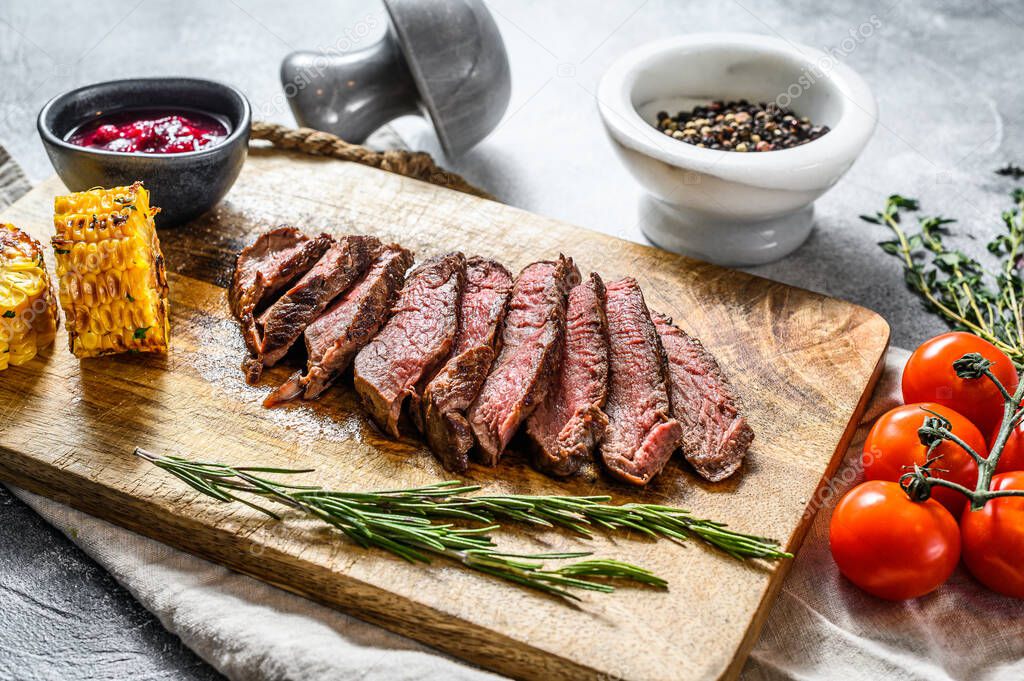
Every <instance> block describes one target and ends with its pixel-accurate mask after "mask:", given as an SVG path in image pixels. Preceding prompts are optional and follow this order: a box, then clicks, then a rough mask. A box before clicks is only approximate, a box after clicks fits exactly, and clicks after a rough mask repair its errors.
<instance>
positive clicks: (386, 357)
mask: <svg viewBox="0 0 1024 681" xmlns="http://www.w3.org/2000/svg"><path fill="white" fill-rule="evenodd" d="M465 280H466V257H465V256H464V255H462V253H449V254H447V255H443V256H440V257H436V258H431V259H430V260H428V261H427V262H425V263H423V264H422V265H420V266H419V267H417V268H416V269H415V270H413V272H412V273H411V274H410V275H409V277H408V278H407V279H406V282H405V286H404V287H403V288H402V292H401V294H399V297H398V302H397V303H396V304H395V309H394V313H393V314H392V316H391V319H389V320H388V322H387V324H386V325H385V326H384V328H383V329H382V330H381V332H380V333H379V334H377V336H376V337H375V338H374V339H373V340H371V341H370V342H369V343H368V344H367V345H366V346H365V347H364V348H363V349H362V350H360V351H359V354H357V355H356V359H355V362H354V365H353V366H354V368H355V385H356V392H358V393H359V396H360V397H361V398H362V400H363V404H364V405H365V406H366V408H367V410H368V411H369V412H370V416H372V417H373V419H374V421H376V422H377V425H379V426H380V428H381V430H383V431H384V432H386V433H390V434H391V435H392V436H393V437H396V438H397V437H400V435H399V432H398V418H399V417H400V416H401V414H402V405H403V404H404V403H405V400H406V398H407V397H409V396H410V395H414V394H415V393H416V386H417V384H419V383H420V382H421V381H422V380H424V379H425V378H426V377H428V376H430V375H431V373H432V372H433V371H434V370H435V369H436V368H437V366H438V365H439V364H440V363H441V362H443V361H444V359H445V358H446V357H448V355H449V354H450V353H451V351H452V345H453V344H454V343H455V334H456V333H457V331H458V328H459V315H458V307H459V299H460V297H461V296H462V289H463V285H464V284H465Z"/></svg>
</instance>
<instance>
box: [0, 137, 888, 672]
mask: <svg viewBox="0 0 1024 681" xmlns="http://www.w3.org/2000/svg"><path fill="white" fill-rule="evenodd" d="M150 190H151V192H152V197H153V201H154V203H155V204H156V205H160V188H159V187H155V186H154V187H150ZM63 192H64V187H63V186H62V185H61V183H60V181H59V180H57V179H56V178H53V179H50V180H48V181H46V182H44V183H43V184H41V185H40V186H38V187H37V188H36V189H35V190H33V191H32V192H31V193H30V194H28V195H27V196H26V197H25V198H23V199H22V200H21V201H19V202H18V203H17V204H15V205H14V206H12V207H11V208H9V209H8V210H6V211H4V212H3V214H2V216H0V220H2V221H4V222H11V223H14V224H16V225H18V226H20V227H22V228H23V229H26V230H27V231H29V232H30V233H32V234H33V235H34V236H35V237H37V238H38V239H40V240H41V241H43V242H44V243H46V244H48V242H49V237H50V235H51V234H52V209H53V197H54V195H55V194H59V193H63ZM281 223H288V224H293V225H297V226H300V227H302V228H304V229H306V230H309V231H313V230H327V231H331V232H335V233H338V234H341V233H346V232H364V233H369V234H374V235H376V236H378V237H380V238H381V239H383V240H394V241H400V242H401V243H403V244H404V245H406V246H407V247H409V248H412V249H415V251H416V253H417V257H418V259H419V258H424V257H427V256H430V255H433V254H437V253H440V252H442V251H447V250H452V249H461V250H463V251H464V252H465V253H467V254H475V253H478V254H482V255H486V256H491V257H494V258H497V259H499V260H502V261H503V262H505V263H506V264H507V265H508V266H509V269H511V270H513V271H518V269H519V268H521V267H522V266H524V265H526V264H527V263H529V262H531V261H534V260H538V259H546V258H551V257H552V256H555V255H556V254H557V253H558V252H559V251H562V252H565V253H566V254H569V255H572V256H573V257H574V258H575V259H576V260H577V262H578V263H579V266H580V269H581V270H582V271H584V272H587V271H589V270H596V271H599V272H600V273H601V274H602V275H603V276H604V277H605V278H606V279H609V280H610V279H612V278H615V277H620V276H626V275H630V276H634V277H636V278H637V279H638V280H639V281H640V283H641V285H642V286H643V290H644V292H645V294H646V296H647V300H648V303H649V305H650V306H651V307H652V308H654V309H657V310H661V311H663V312H665V313H667V314H670V315H672V316H673V317H675V318H676V319H677V320H678V321H679V322H680V323H681V325H682V326H683V327H684V328H685V329H686V330H688V331H690V332H691V333H694V334H696V335H697V336H699V337H700V338H702V339H703V340H704V342H705V344H706V345H707V347H708V348H709V349H710V350H711V351H712V352H714V354H715V355H717V357H718V358H719V360H720V361H721V363H722V365H723V367H724V369H725V371H726V373H727V374H728V375H729V376H730V377H731V378H732V380H733V382H734V383H735V384H736V387H737V389H738V391H739V393H740V395H741V396H742V398H743V401H744V403H745V405H746V411H747V414H748V415H749V418H750V421H751V423H752V425H753V427H754V430H755V431H756V434H757V437H756V440H755V442H754V446H753V449H752V450H751V453H750V456H749V459H748V461H747V463H746V464H745V466H744V467H743V469H742V471H741V473H740V474H738V475H736V476H735V477H734V479H731V480H728V481H726V482H723V483H719V484H707V483H704V482H701V481H700V480H698V479H696V478H695V477H694V476H693V475H692V474H691V473H690V472H689V471H688V470H687V468H686V467H685V465H684V464H682V463H681V462H680V461H679V460H678V457H677V458H676V459H674V460H673V461H672V462H670V464H669V465H668V467H667V468H666V470H665V471H664V472H663V473H662V474H661V475H660V476H659V477H658V478H657V479H656V480H655V482H654V483H652V484H651V485H650V486H649V487H648V488H647V489H643V490H635V489H629V488H626V487H624V486H622V485H618V484H615V483H613V482H612V481H610V480H609V479H608V478H607V477H605V476H602V475H600V474H596V475H595V474H589V475H583V476H580V477H577V478H575V479H572V480H569V481H565V482H559V481H556V480H553V479H551V478H547V477H545V476H543V475H541V474H539V473H537V472H535V471H533V470H532V469H531V468H530V467H529V466H528V465H527V464H526V461H525V457H523V456H521V455H520V454H518V453H516V452H512V453H511V454H509V455H506V457H505V459H504V461H503V463H502V465H501V466H500V467H499V468H497V469H494V470H491V469H483V468H480V467H474V468H473V469H472V470H471V471H470V473H469V474H468V475H467V476H466V479H467V480H469V481H471V482H473V483H479V484H482V485H484V486H485V487H486V488H487V490H488V491H490V492H495V493H529V494H551V493H555V494H604V493H608V494H612V495H613V496H614V498H615V500H616V501H621V502H626V501H634V500H635V501H647V502H660V503H665V504H674V505H678V506H682V507H686V508H688V509H691V510H692V511H694V512H696V513H698V514H700V515H702V516H706V517H710V518H714V519H717V520H721V521H724V522H727V523H729V525H730V526H732V527H734V528H736V529H739V530H744V531H749V532H755V533H759V534H762V535H767V536H772V537H776V538H779V539H780V540H782V542H783V543H784V544H785V546H787V547H788V548H789V549H790V550H796V549H797V548H798V547H799V545H800V542H801V540H802V539H803V536H804V534H805V531H806V529H807V527H808V525H809V524H810V520H811V517H812V515H813V512H814V510H815V509H816V503H815V500H816V499H817V495H818V492H819V490H820V489H821V488H822V486H823V483H824V481H825V480H826V479H827V478H828V477H829V476H830V475H831V474H832V473H833V471H834V468H835V467H836V465H838V462H839V460H840V456H839V454H838V453H839V452H841V451H844V450H845V447H846V445H847V443H848V441H849V438H850V437H851V436H852V433H853V430H854V427H855V424H856V420H857V418H859V416H860V414H861V411H862V410H863V408H864V406H865V403H866V401H867V398H868V396H869V394H870V391H871V389H872V388H873V386H874V384H875V382H876V380H877V378H878V375H879V372H880V368H881V359H882V357H883V355H884V352H885V349H886V346H887V343H888V337H889V329H888V326H887V325H886V323H885V321H884V320H882V318H881V317H879V316H878V315H877V314H875V313H873V312H871V311H869V310H866V309H864V308H861V307H858V306H856V305H852V304H850V303H846V302H843V301H839V300H834V299H831V298H827V297H824V296H821V295H817V294H814V293H810V292H807V291H804V290H800V289H796V288H792V287H789V286H785V285H783V284H778V283H773V282H770V281H766V280H763V279H759V278H756V277H752V276H748V275H745V274H742V273H739V272H734V271H730V270H726V269H721V268H718V267H714V266H712V265H707V264H704V263H700V262H696V261H693V260H689V259H686V258H682V257H678V256H675V255H672V254H669V253H666V252H664V251H660V250H657V249H654V248H650V247H646V246H641V245H637V244H634V243H629V242H626V241H621V240H619V239H615V238H611V237H608V236H604V235H602V234H598V233H596V232H591V231H587V230H584V229H580V228H578V227H572V226H570V225H567V224H564V223H561V222H558V221H556V220H551V219H548V218H543V217H540V216H537V215H533V214H530V213H527V212H524V211H521V210H517V209H515V208H510V207H508V206H504V205H501V204H499V203H495V202H489V201H484V200H480V199H476V198H473V197H470V196H467V195H464V194H459V193H456V192H453V191H451V190H447V189H443V188H438V187H435V186H431V185H428V184H424V183H421V182H418V181H414V180H410V179H407V178H403V177H399V176H397V175H392V174H389V173H385V172H382V171H378V170H373V169H370V168H366V167H363V166H359V165H355V164H350V163H342V162H338V161H332V160H323V159H314V158H310V157H302V156H293V155H287V154H282V153H280V152H274V151H266V150H254V151H253V153H252V154H251V155H250V158H249V160H248V162H247V164H246V167H245V170H244V171H243V173H242V176H241V177H240V179H239V180H238V183H237V184H236V186H235V188H234V189H233V190H232V192H231V194H230V195H229V196H228V198H227V200H226V201H225V202H223V203H222V204H221V205H220V206H219V207H218V208H217V209H216V210H214V211H212V212H211V213H210V214H208V215H206V216H204V217H203V218H201V219H199V220H197V221H196V222H194V223H193V224H191V225H188V226H186V227H183V228H181V229H178V230H165V231H162V233H161V238H162V241H163V248H164V253H165V255H166V257H167V264H168V271H169V273H170V274H169V279H170V286H171V309H172V315H173V318H172V337H173V340H172V351H171V353H170V355H169V356H168V357H166V358H163V357H152V356H141V355H123V356H118V357H109V358H99V359H91V360H86V361H83V362H79V361H78V360H76V359H74V358H73V357H72V356H71V355H70V354H69V353H68V352H67V349H66V336H65V334H64V332H63V330H62V331H61V332H60V333H59V334H58V338H57V345H56V347H55V348H54V349H53V350H51V351H49V352H48V353H46V356H44V357H40V358H37V359H35V360H33V361H32V362H30V363H29V364H28V365H26V366H23V367H15V368H12V369H10V370H8V371H6V372H3V373H0V415H2V421H0V478H3V479H4V480H6V481H9V482H11V483H14V484H16V485H20V486H22V487H24V488H26V489H29V490H31V491H34V492H37V493H40V494H43V495H46V496H48V497H51V498H53V499H56V500H58V501H61V502H64V503H67V504H70V505H72V506H74V507H76V508H79V509H81V510H84V511H86V512H88V513H91V514H93V515H96V516H98V517H101V518H104V519H106V520H109V521H112V522H114V523H117V524H119V525H123V526H125V527H127V528H130V529H132V530H135V531H136V532H139V533H141V534H144V535H147V536H150V537H153V538H155V539H158V540H160V541H162V542H165V543H167V544H169V545H171V546H174V547H177V548H179V549H183V550H185V551H189V552H192V553H195V554H197V555H199V556H203V557H205V558H208V559H210V560H213V561H216V562H219V563H222V564H224V565H227V566H229V567H231V568H233V569H235V570H238V571H240V572H244V573H246V574H249V575H252V576H254V577H257V578H259V579H262V580H264V581H266V582H269V583H271V584H274V585H277V586H279V587H281V588H284V589H287V590H289V591H293V592H296V593H299V594H302V595H304V596H308V597H309V598H312V599H314V600H317V601H320V602H322V603H326V604H329V605H332V606H336V607H338V608H341V609H342V610H345V611H346V612H349V613H352V614H354V615H356V616H358V617H360V618H363V619H365V620H368V621H370V622H374V623H377V624H380V625H381V626H384V627H386V628H388V629H391V630H393V631H396V632H399V633H401V634H405V635H407V636H410V637H413V638H416V639H419V640H421V641H424V642H426V643H428V644H430V645H433V646H435V647H437V648H440V649H441V650H444V651H446V652H448V653H451V654H452V655H455V656H458V657H461V658H464V659H466V660H468V661H470V662H474V663H476V664H479V665H481V666H483V667H487V668H490V669H493V670H495V671H498V672H501V673H504V674H507V675H510V676H515V677H522V678H529V679H551V678H603V679H611V678H615V679H631V680H639V679H651V680H653V679H727V678H735V677H736V676H737V675H738V674H739V670H740V669H741V668H742V666H743V662H744V659H745V657H746V655H747V653H748V652H749V650H750V648H751V647H752V646H753V644H754V642H755V641H756V639H757V636H758V632H759V630H760V627H761V624H762V621H763V620H764V617H765V615H766V614H767V612H768V609H769V606H770V604H771V601H772V598H773V596H774V595H775V593H776V592H777V591H778V589H779V587H780V585H781V583H782V580H783V577H784V575H785V572H786V570H787V567H788V561H787V562H783V563H782V564H778V565H759V564H755V563H748V564H742V563H739V562H737V561H735V560H732V559H730V558H728V557H726V556H723V555H722V554H720V553H717V552H715V551H713V550H710V549H708V548H706V547H704V546H701V545H699V544H697V543H691V544H689V545H687V546H677V545H674V544H671V543H668V542H659V543H654V542H651V541H647V540H643V539H640V538H630V537H622V536H618V537H614V538H612V537H603V536H602V537H598V538H596V539H594V540H592V541H589V542H588V541H583V540H580V539H576V538H573V537H571V536H567V535H565V534H561V533H550V534H546V535H544V536H543V543H541V542H536V541H534V540H530V539H528V538H527V537H526V536H525V535H521V534H517V533H515V532H509V533H507V534H502V535H501V537H502V538H503V539H506V540H507V541H508V542H509V543H510V544H512V545H515V546H521V548H523V549H526V550H581V548H589V549H591V550H593V551H594V552H595V553H596V554H597V555H598V556H604V557H616V558H620V559H623V560H629V561H632V562H635V563H637V564H639V565H642V566H644V567H647V568H650V569H652V570H654V571H655V572H656V573H658V574H659V575H661V576H663V577H665V578H667V579H668V580H669V582H670V585H671V586H670V590H669V591H668V592H667V593H666V592H658V591H654V590H648V589H642V588H628V587H627V588H621V589H619V590H618V591H616V593H614V594H610V595H605V594H596V593H584V594H582V601H581V603H580V604H579V605H578V606H576V607H573V606H567V605H566V604H565V603H564V602H561V601H559V600H557V599H555V598H551V597H547V596H544V595H540V594H536V593H533V592H531V591H528V590H525V589H521V588H518V587H515V586H512V585H509V584H507V583H504V582H501V581H497V580H494V579H490V578H487V577H484V576H480V575H476V574H471V573H468V572H466V571H464V570H461V569H458V568H456V567H454V566H450V565H445V564H437V565H436V566H434V567H423V566H416V565H409V564H406V563H404V562H402V561H400V560H398V559H396V558H393V557H391V556H389V555H386V554H384V553H383V552H380V551H366V550H362V549H359V548H356V547H354V546H352V545H351V544H349V543H347V542H346V541H345V540H344V539H341V538H339V537H338V536H335V535H332V534H331V533H330V532H327V531H324V530H321V529H319V528H317V527H316V526H313V525H311V524H309V523H307V522H305V521H302V520H299V519H296V518H289V519H287V520H286V521H285V522H284V523H278V522H274V521H272V520H270V519H268V518H265V517H263V516H261V515H259V514H257V513H255V512H251V511H249V510H248V509H246V508H244V507H241V506H239V505H237V504H235V505H225V504H219V503H217V502H215V501H213V500H210V499H208V498H206V497H202V496H201V495H199V494H197V493H195V492H193V491H192V490H191V489H190V488H188V487H187V486H185V485H183V484H182V483H180V482H178V481H177V480H176V479H174V478H172V477H170V476H168V475H167V474H165V473H163V472H161V471H159V470H156V469H155V468H153V467H151V466H150V465H148V464H146V463H144V462H142V461H141V460H139V459H137V458H135V457H133V456H132V451H133V449H134V447H136V446H141V447H144V448H146V449H148V450H151V451H153V452H157V453H164V454H176V455H181V456H188V457H199V458H203V459H208V460H211V459H212V460H220V461H224V462H227V463H232V464H260V465H269V466H281V467H296V468H306V467H313V468H316V469H317V470H316V473H314V474H310V475H308V476H306V479H307V480H309V481H310V482H315V483H318V484H321V485H323V486H325V487H332V488H340V489H357V488H358V489H366V488H370V489H374V488H376V489H380V488H394V487H400V486H409V485H421V484H425V483H431V482H436V481H439V480H442V479H449V478H450V477H451V476H450V475H448V474H446V473H445V472H444V471H443V470H442V469H441V468H440V467H439V466H438V465H437V463H436V462H435V460H434V458H433V457H432V456H431V454H430V453H429V452H428V451H427V450H426V449H425V448H424V447H423V446H422V445H421V444H419V442H418V441H416V440H415V439H413V438H408V439H405V440H403V441H401V442H393V441H391V440H388V439H386V438H384V437H382V436H381V435H380V434H379V433H378V431H376V430H375V428H374V427H373V426H372V425H371V424H370V423H369V421H368V419H367V418H366V417H365V416H364V414H363V413H362V411H361V410H360V408H359V407H358V406H357V400H356V397H355V394H354V392H353V391H352V389H351V383H350V382H345V383H344V385H343V386H342V387H336V388H335V389H333V390H332V391H330V392H329V393H328V394H327V395H326V397H325V399H323V400H321V401H320V402H318V403H314V404H309V405H295V406H292V407H288V408H283V409H277V410H265V409H263V408H262V407H261V406H260V401H261V399H262V397H263V395H264V394H265V393H266V392H267V391H268V388H269V386H271V385H274V384H276V383H278V382H280V381H281V380H283V379H284V377H285V376H286V375H287V374H288V373H289V372H291V371H292V367H288V366H281V367H277V368H275V369H274V370H271V371H269V372H268V375H267V376H266V377H265V379H264V383H263V385H262V386H259V387H248V386H246V385H245V383H244V382H243V379H242V374H241V372H240V371H239V368H238V367H239V361H240V359H241V358H242V356H243V345H242V340H241V338H240V336H239V333H238V330H237V328H236V325H235V323H234V322H233V321H232V320H231V318H230V315H229V313H228V307H227V303H226V300H225V291H224V287H225V286H226V284H227V282H228V281H229V278H230V275H231V271H232V267H233V263H234V257H235V253H236V252H237V251H238V250H239V249H240V248H241V247H242V246H243V245H244V244H245V243H247V242H248V241H250V240H251V238H252V237H253V236H254V235H255V234H256V233H257V232H259V231H260V230H263V229H265V228H268V227H271V226H275V225H278V224H281ZM47 251H48V253H47V260H48V264H49V266H50V268H51V271H52V268H53V262H52V253H51V252H50V249H49V248H47Z"/></svg>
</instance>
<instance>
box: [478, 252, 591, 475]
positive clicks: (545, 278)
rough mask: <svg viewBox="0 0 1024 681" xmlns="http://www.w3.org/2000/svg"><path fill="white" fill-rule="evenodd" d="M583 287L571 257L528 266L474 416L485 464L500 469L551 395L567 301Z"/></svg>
mask: <svg viewBox="0 0 1024 681" xmlns="http://www.w3.org/2000/svg"><path fill="white" fill-rule="evenodd" d="M579 281H580V273H579V270H577V269H576V265H574V264H573V262H572V259H571V258H566V257H565V256H559V258H558V260H557V261H555V262H550V261H543V262H536V263H533V264H532V265H527V266H526V267H525V268H524V269H523V271H522V272H520V273H519V276H518V277H516V281H515V283H514V284H513V286H512V294H511V296H510V298H509V304H508V313H507V314H506V316H505V325H504V329H503V330H502V335H501V346H502V347H501V352H500V354H499V355H498V357H497V359H496V360H495V361H494V366H493V367H492V368H491V373H490V374H489V375H488V376H487V380H486V381H484V385H483V387H482V388H481V389H480V395H479V396H478V397H477V399H476V401H475V402H474V403H473V406H472V407H470V409H469V412H468V418H469V423H470V426H471V427H472V429H473V434H474V435H475V436H476V440H477V443H478V444H479V450H480V454H481V460H482V461H483V462H484V463H486V464H488V465H491V466H493V465H495V464H497V463H498V459H499V458H500V457H501V454H502V452H504V451H505V447H506V446H508V443H509V441H510V440H511V439H512V436H513V435H514V434H515V432H516V430H517V429H518V428H519V425H520V424H521V423H522V422H523V421H524V420H525V419H526V418H527V417H528V416H529V415H530V414H531V413H532V412H533V410H534V409H535V408H536V406H537V404H538V403H539V402H540V401H541V400H543V399H544V397H545V395H546V394H547V391H548V388H549V386H550V384H551V382H552V379H553V376H554V374H555V370H556V369H557V366H558V360H559V359H560V357H561V348H562V338H563V337H564V335H565V309H566V302H567V301H566V299H567V297H568V293H569V290H570V289H571V288H572V287H573V286H575V285H576V284H578V283H579Z"/></svg>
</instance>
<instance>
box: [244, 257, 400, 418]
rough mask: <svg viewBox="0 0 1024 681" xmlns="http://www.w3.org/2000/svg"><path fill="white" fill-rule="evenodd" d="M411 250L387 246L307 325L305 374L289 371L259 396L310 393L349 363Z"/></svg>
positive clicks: (390, 298) (375, 324)
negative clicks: (349, 285)
mask: <svg viewBox="0 0 1024 681" xmlns="http://www.w3.org/2000/svg"><path fill="white" fill-rule="evenodd" d="M412 261H413V257H412V253H411V252H409V251H407V250H406V249H404V248H402V247H401V246H399V245H398V244H391V245H389V246H385V247H384V249H383V251H382V252H381V254H380V255H379V256H378V257H377V259H376V260H374V261H373V264H371V265H370V269H369V270H368V271H367V272H366V274H364V275H363V278H362V279H360V280H359V281H358V282H356V284H355V285H354V286H353V287H352V288H351V289H349V290H348V291H347V292H345V293H344V294H342V296H341V297H340V298H338V300H337V301H335V302H334V304H332V305H331V306H330V307H329V308H328V309H327V311H326V312H324V313H323V314H322V315H320V316H319V317H318V318H317V319H316V320H315V321H314V322H313V323H312V324H310V325H309V326H307V327H306V331H305V338H306V350H307V352H308V355H309V360H308V366H307V370H306V375H305V376H303V375H302V372H301V371H298V372H296V373H295V374H293V375H292V376H291V377H290V378H289V379H288V380H287V381H285V382H284V384H283V385H281V387H279V388H278V389H277V390H275V391H274V392H272V393H270V395H269V396H268V397H267V399H266V400H265V401H264V402H263V406H265V407H273V406H275V405H278V404H281V403H282V402H287V401H289V400H293V399H295V398H296V397H299V396H300V395H301V396H303V397H305V398H306V399H310V400H311V399H314V398H316V397H317V396H319V395H320V393H322V392H323V391H324V390H326V389H327V387H328V386H329V385H330V384H331V383H333V382H334V380H335V379H336V378H337V377H338V376H339V375H340V374H341V373H342V372H344V371H345V369H347V368H348V365H349V363H350V362H351V361H352V358H353V357H355V354H356V353H357V352H359V350H360V349H361V348H362V347H363V346H364V345H366V344H367V343H368V342H369V341H370V339H371V338H373V336H374V335H376V333H377V331H378V330H380V328H381V327H382V326H383V325H384V322H385V321H386V320H387V318H388V314H389V313H390V312H391V306H392V305H394V303H395V301H396V300H397V299H398V292H399V291H400V290H401V288H402V283H403V282H404V281H405V272H406V270H408V269H409V268H410V267H411V266H412Z"/></svg>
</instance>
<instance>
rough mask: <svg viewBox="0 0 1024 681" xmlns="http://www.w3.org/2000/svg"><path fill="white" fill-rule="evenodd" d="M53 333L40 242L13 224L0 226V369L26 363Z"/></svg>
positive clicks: (54, 312)
mask: <svg viewBox="0 0 1024 681" xmlns="http://www.w3.org/2000/svg"><path fill="white" fill-rule="evenodd" d="M56 332H57V303H56V299H55V297H54V295H53V288H52V287H51V286H50V276H49V274H47V272H46V264H45V263H44V262H43V247H42V245H41V244H40V243H39V242H38V241H36V240H35V239H33V238H32V237H30V236H29V235H28V234H25V233H24V232H22V231H21V230H20V229H18V228H17V227H15V226H14V225H0V371H3V370H4V369H6V368H7V367H8V366H20V365H22V364H24V363H25V362H28V361H29V360H30V359H32V358H33V357H35V356H36V353H37V352H38V351H39V350H40V349H42V348H44V347H46V346H48V345H50V344H51V343H53V338H54V335H55V334H56Z"/></svg>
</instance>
